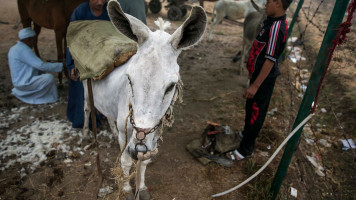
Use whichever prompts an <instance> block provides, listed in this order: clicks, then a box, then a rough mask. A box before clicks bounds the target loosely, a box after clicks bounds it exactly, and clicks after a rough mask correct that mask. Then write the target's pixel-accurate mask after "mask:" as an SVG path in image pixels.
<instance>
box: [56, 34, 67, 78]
mask: <svg viewBox="0 0 356 200" xmlns="http://www.w3.org/2000/svg"><path fill="white" fill-rule="evenodd" d="M54 32H55V34H56V46H57V59H58V61H59V62H63V60H64V54H63V39H64V36H65V31H63V30H54ZM63 70H65V71H67V70H66V69H65V68H64V67H63ZM63 70H62V71H63ZM62 78H63V74H62V72H58V80H59V84H61V85H62V84H63V82H62Z"/></svg>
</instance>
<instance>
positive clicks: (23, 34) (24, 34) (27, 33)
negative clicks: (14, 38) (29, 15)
mask: <svg viewBox="0 0 356 200" xmlns="http://www.w3.org/2000/svg"><path fill="white" fill-rule="evenodd" d="M34 36H36V33H35V31H33V30H32V29H31V28H30V27H27V28H24V29H21V30H20V31H19V38H20V40H23V39H26V38H29V37H34Z"/></svg>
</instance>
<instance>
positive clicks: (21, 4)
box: [17, 0, 87, 84]
mask: <svg viewBox="0 0 356 200" xmlns="http://www.w3.org/2000/svg"><path fill="white" fill-rule="evenodd" d="M85 1H87V0H17V5H18V9H19V13H20V17H21V21H22V25H23V28H27V27H31V22H32V21H33V25H34V28H33V29H34V31H35V32H36V45H35V47H34V50H35V53H36V54H37V56H40V55H39V52H38V48H37V38H38V34H39V33H40V32H41V27H45V28H48V29H54V32H55V35H56V46H57V58H58V61H64V58H65V50H66V47H67V43H66V32H67V27H68V25H69V20H70V17H71V16H72V13H73V11H74V9H75V8H76V7H77V6H78V5H79V4H81V3H83V2H85ZM63 42H64V43H63ZM63 70H64V73H65V74H66V75H67V74H68V73H67V70H66V68H65V67H64V68H63ZM58 79H59V82H60V83H61V84H62V73H59V74H58Z"/></svg>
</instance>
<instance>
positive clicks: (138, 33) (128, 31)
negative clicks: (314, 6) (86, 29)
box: [108, 0, 150, 44]
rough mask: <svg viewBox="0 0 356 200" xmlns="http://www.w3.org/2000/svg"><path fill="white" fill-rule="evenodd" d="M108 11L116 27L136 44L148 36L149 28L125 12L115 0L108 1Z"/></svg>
mask: <svg viewBox="0 0 356 200" xmlns="http://www.w3.org/2000/svg"><path fill="white" fill-rule="evenodd" d="M108 13H109V17H110V20H111V22H112V24H113V25H114V26H115V27H116V29H117V30H118V31H120V32H121V33H122V34H124V35H125V36H127V37H128V38H130V39H132V40H134V41H136V42H137V43H138V44H142V43H143V42H144V41H146V39H147V38H148V37H149V33H150V29H149V28H148V27H147V26H146V25H145V24H144V23H142V22H141V21H140V20H138V19H136V18H135V17H133V16H131V15H128V14H125V13H124V12H123V11H122V9H121V6H120V4H119V3H118V2H117V0H110V1H109V3H108Z"/></svg>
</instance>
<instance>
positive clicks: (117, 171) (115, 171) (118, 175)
mask: <svg viewBox="0 0 356 200" xmlns="http://www.w3.org/2000/svg"><path fill="white" fill-rule="evenodd" d="M130 104H131V103H129V105H130ZM129 108H130V109H129V113H128V114H127V117H126V119H125V145H124V147H123V148H122V149H121V151H120V153H119V155H118V156H117V157H116V161H115V165H114V168H111V174H112V175H113V176H114V179H115V182H116V183H117V184H118V188H119V189H118V190H119V195H118V199H120V195H121V194H122V185H123V184H119V183H120V182H121V180H122V182H124V181H125V180H124V179H125V175H124V173H123V171H122V168H121V167H118V166H119V161H120V158H121V156H122V154H123V152H124V151H125V149H126V146H127V121H128V118H129V116H130V115H131V112H132V107H131V106H129ZM126 178H127V179H128V180H130V179H131V175H129V176H128V177H126Z"/></svg>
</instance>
